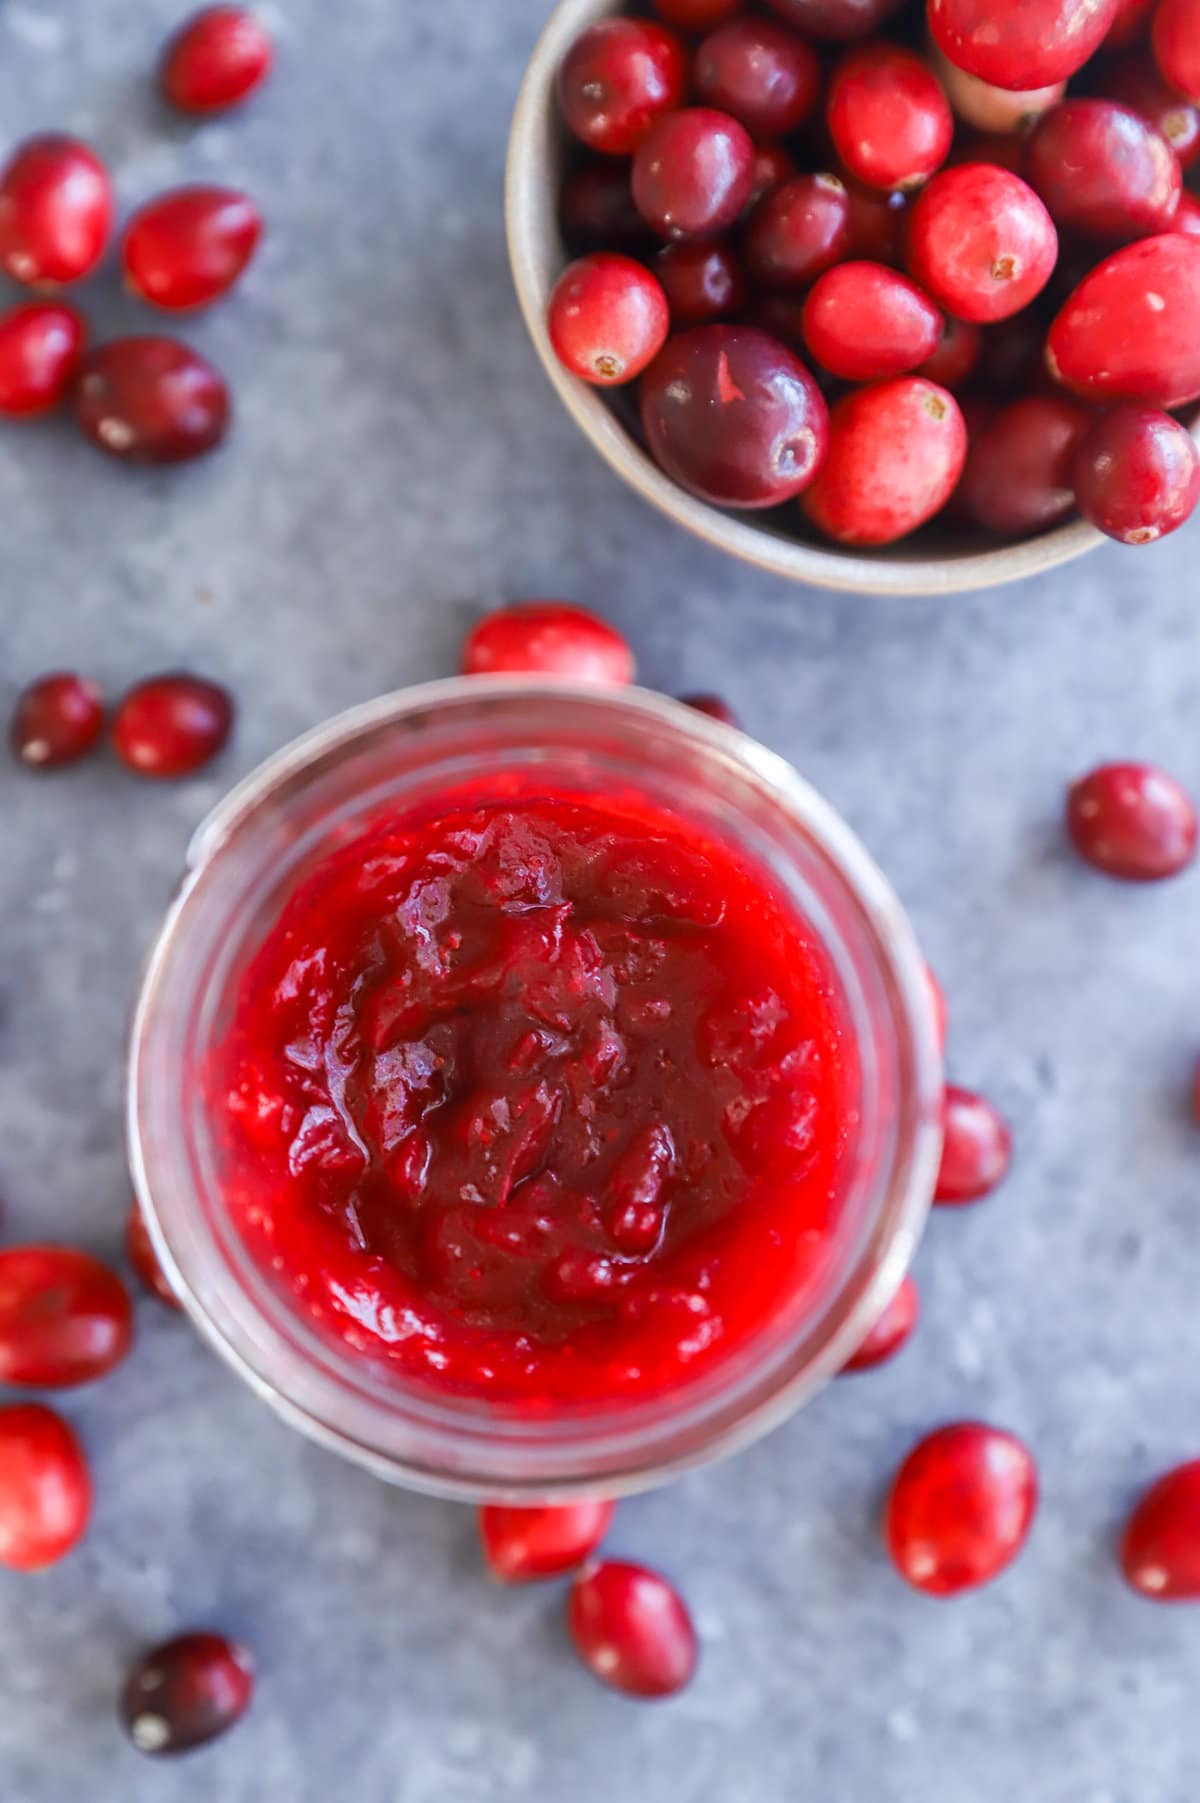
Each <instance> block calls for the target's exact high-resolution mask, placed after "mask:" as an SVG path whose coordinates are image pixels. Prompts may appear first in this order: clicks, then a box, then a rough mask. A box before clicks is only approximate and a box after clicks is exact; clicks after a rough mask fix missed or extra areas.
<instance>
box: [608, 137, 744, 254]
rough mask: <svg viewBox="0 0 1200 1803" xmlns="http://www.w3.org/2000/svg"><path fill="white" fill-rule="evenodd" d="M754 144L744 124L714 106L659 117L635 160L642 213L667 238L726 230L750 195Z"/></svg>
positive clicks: (635, 195) (637, 197) (635, 182)
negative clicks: (662, 117) (718, 110)
mask: <svg viewBox="0 0 1200 1803" xmlns="http://www.w3.org/2000/svg"><path fill="white" fill-rule="evenodd" d="M753 180H754V145H753V143H752V142H751V139H750V134H749V132H747V130H746V128H745V126H744V125H739V124H738V122H737V120H736V119H734V118H733V117H732V116H731V115H730V114H729V113H719V112H717V111H715V110H714V109H713V108H712V107H706V106H689V107H682V108H681V109H680V110H679V111H678V112H676V113H668V114H667V116H666V117H665V118H664V119H659V120H658V121H657V122H656V123H655V124H654V125H652V126H651V127H650V130H649V131H648V132H647V133H646V136H645V137H644V138H643V139H642V142H641V143H640V144H639V146H638V148H637V151H636V152H635V154H634V159H633V198H634V200H635V201H636V202H637V208H638V212H639V213H640V214H641V215H642V218H643V219H644V220H645V221H646V223H647V224H648V225H650V226H652V227H653V228H654V230H655V231H656V232H657V233H658V234H659V236H660V237H662V238H694V237H700V236H707V235H709V234H711V233H713V232H722V231H724V230H725V228H726V226H730V225H732V224H733V222H734V220H735V219H736V218H737V216H738V214H739V213H740V212H741V211H742V209H743V207H744V206H745V205H746V202H747V201H748V200H749V198H750V188H751V184H752V183H753Z"/></svg>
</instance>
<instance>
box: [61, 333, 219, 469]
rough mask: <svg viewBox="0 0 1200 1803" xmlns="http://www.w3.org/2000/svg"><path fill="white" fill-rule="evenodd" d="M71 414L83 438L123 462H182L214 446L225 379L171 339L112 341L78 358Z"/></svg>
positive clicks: (177, 341)
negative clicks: (79, 368) (80, 368)
mask: <svg viewBox="0 0 1200 1803" xmlns="http://www.w3.org/2000/svg"><path fill="white" fill-rule="evenodd" d="M75 415H76V418H77V419H78V421H79V425H80V427H81V429H82V431H83V433H84V436H85V437H86V438H90V439H91V441H92V443H93V444H94V445H95V446H96V447H97V448H98V449H99V450H101V451H107V452H108V454H109V456H110V457H119V458H120V459H121V460H122V461H123V462H126V463H184V462H186V461H187V460H188V459H189V458H192V457H201V456H203V455H204V453H205V452H206V451H211V450H213V449H214V447H215V446H216V445H218V444H220V442H221V440H222V438H224V436H225V431H226V427H227V426H228V423H229V394H228V391H227V389H226V387H225V383H224V381H223V380H222V379H221V377H220V375H219V374H218V373H217V371H216V370H215V369H214V368H213V366H212V364H211V363H208V362H206V361H205V359H204V358H203V357H202V356H200V354H199V352H198V351H194V350H192V349H190V347H189V346H188V345H186V344H180V342H179V340H178V339H176V338H149V337H146V338H114V339H112V340H111V342H110V343H108V344H102V345H100V346H99V348H98V349H96V350H94V351H92V352H91V353H90V355H89V356H88V357H87V358H86V359H85V360H84V364H83V371H82V374H81V376H80V378H79V384H78V386H77V388H76V391H75Z"/></svg>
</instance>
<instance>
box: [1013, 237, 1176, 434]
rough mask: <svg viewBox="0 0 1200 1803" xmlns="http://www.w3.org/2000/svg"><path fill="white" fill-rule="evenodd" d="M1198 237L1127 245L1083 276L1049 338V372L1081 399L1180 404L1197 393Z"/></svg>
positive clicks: (1147, 240)
mask: <svg viewBox="0 0 1200 1803" xmlns="http://www.w3.org/2000/svg"><path fill="white" fill-rule="evenodd" d="M1197 294H1200V241H1198V240H1197V239H1195V238H1188V237H1185V236H1184V235H1183V234H1182V233H1180V232H1166V233H1164V234H1162V235H1161V236H1159V237H1157V238H1143V239H1141V240H1140V242H1139V243H1137V244H1127V245H1126V246H1125V248H1124V250H1119V251H1117V252H1116V253H1115V254H1114V255H1113V256H1111V257H1108V258H1106V259H1105V261H1104V262H1103V263H1101V264H1100V265H1099V266H1098V267H1097V268H1095V269H1093V270H1092V272H1091V274H1090V275H1086V276H1085V277H1084V278H1083V280H1082V281H1081V282H1080V284H1079V286H1078V287H1077V288H1076V289H1075V291H1074V293H1073V294H1072V295H1071V296H1070V298H1069V299H1068V301H1067V302H1066V304H1065V306H1064V307H1063V309H1062V311H1061V312H1060V313H1059V315H1058V317H1057V319H1056V320H1055V321H1054V324H1053V325H1052V326H1051V328H1050V331H1049V335H1048V336H1047V339H1046V362H1047V365H1048V367H1049V369H1050V373H1051V375H1053V376H1054V377H1056V379H1057V380H1058V381H1060V382H1062V383H1063V384H1064V385H1065V386H1066V387H1067V388H1070V389H1073V390H1074V392H1075V393H1076V394H1079V395H1082V396H1083V398H1084V400H1094V401H1104V400H1116V399H1123V400H1130V401H1147V402H1149V403H1150V405H1151V406H1154V407H1183V406H1186V405H1187V403H1188V402H1189V401H1194V400H1195V399H1196V398H1197V397H1198V396H1200V333H1198V332H1197V331H1196V296H1197Z"/></svg>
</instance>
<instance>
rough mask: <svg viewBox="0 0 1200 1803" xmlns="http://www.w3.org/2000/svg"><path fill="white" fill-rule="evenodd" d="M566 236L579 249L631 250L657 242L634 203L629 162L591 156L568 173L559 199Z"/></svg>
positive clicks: (560, 213) (560, 215)
mask: <svg viewBox="0 0 1200 1803" xmlns="http://www.w3.org/2000/svg"><path fill="white" fill-rule="evenodd" d="M559 218H560V220H561V222H562V229H563V236H564V237H565V238H566V240H567V242H568V243H569V244H571V245H573V246H575V247H576V248H577V249H579V250H629V249H634V250H636V249H638V248H640V247H641V246H643V245H650V244H653V243H654V234H653V232H652V231H651V230H650V227H649V226H648V225H647V224H646V221H645V220H644V219H643V218H642V216H641V214H640V213H639V212H638V210H637V208H636V206H635V205H634V203H633V188H632V186H631V185H630V181H629V165H628V164H627V163H624V162H619V161H617V159H616V158H610V157H602V156H595V157H588V158H587V160H586V161H585V162H582V163H581V164H580V165H579V167H578V169H576V170H575V172H574V173H573V174H572V175H570V176H568V178H567V181H566V184H565V185H564V187H563V191H562V197H561V199H560V202H559Z"/></svg>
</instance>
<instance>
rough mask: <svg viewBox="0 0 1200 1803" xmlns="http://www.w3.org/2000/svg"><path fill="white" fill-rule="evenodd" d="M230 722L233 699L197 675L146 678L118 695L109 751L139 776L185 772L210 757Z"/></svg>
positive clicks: (214, 753)
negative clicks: (119, 696) (111, 744)
mask: <svg viewBox="0 0 1200 1803" xmlns="http://www.w3.org/2000/svg"><path fill="white" fill-rule="evenodd" d="M232 726H233V703H232V702H231V701H230V699H229V696H228V694H227V693H226V691H225V690H224V689H222V688H220V687H219V686H218V685H217V684H216V683H215V682H206V681H205V680H204V678H203V677H201V676H185V675H176V674H174V673H172V674H170V675H166V676H151V677H148V678H147V680H146V681H145V682H139V683H138V684H137V685H136V687H134V688H132V689H130V690H129V692H128V694H126V695H125V696H123V698H122V700H121V702H120V704H119V705H118V707H117V711H116V714H115V716H114V718H113V725H112V742H113V749H114V751H115V752H116V754H117V756H118V757H119V758H120V760H121V762H122V763H123V764H127V765H128V766H129V768H130V769H131V770H136V772H137V773H138V775H139V776H161V777H171V776H190V775H191V773H192V771H193V770H199V769H200V768H201V767H202V766H203V765H204V764H207V763H208V762H209V760H210V759H211V758H214V757H216V755H217V753H218V751H220V750H221V749H222V747H223V746H224V744H225V741H226V740H227V739H228V737H229V733H230V729H231V727H232Z"/></svg>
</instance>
